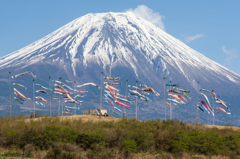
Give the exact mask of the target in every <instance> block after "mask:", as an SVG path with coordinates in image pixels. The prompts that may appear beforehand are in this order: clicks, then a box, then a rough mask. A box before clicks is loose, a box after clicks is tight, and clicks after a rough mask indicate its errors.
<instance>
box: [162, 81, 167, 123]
mask: <svg viewBox="0 0 240 159" xmlns="http://www.w3.org/2000/svg"><path fill="white" fill-rule="evenodd" d="M163 81H164V85H163V87H164V111H165V121H166V118H167V117H166V102H165V94H166V93H165V77H164V78H163Z"/></svg>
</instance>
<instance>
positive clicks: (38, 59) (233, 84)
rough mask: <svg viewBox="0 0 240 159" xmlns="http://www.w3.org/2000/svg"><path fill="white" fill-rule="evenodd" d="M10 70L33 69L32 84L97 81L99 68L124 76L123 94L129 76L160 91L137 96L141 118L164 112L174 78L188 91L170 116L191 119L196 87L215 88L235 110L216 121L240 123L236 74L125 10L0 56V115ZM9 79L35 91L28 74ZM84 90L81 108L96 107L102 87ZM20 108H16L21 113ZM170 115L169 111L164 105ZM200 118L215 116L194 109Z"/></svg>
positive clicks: (26, 108)
mask: <svg viewBox="0 0 240 159" xmlns="http://www.w3.org/2000/svg"><path fill="white" fill-rule="evenodd" d="M9 71H11V72H12V74H18V73H21V72H24V71H32V72H33V73H34V74H36V75H37V79H36V82H38V83H42V84H43V85H47V86H48V82H49V76H50V77H51V79H56V80H58V78H59V77H61V78H62V79H69V80H73V81H77V83H78V84H82V83H85V82H94V83H96V84H98V85H100V82H101V71H102V72H104V75H105V76H111V77H121V79H122V82H123V85H122V86H118V88H119V89H120V93H121V94H124V93H125V85H124V84H125V81H126V79H128V81H129V82H128V84H130V85H135V84H136V80H137V81H138V83H139V84H147V85H148V86H150V87H153V88H154V89H155V90H156V91H157V92H159V93H160V97H156V96H153V95H152V96H151V97H150V98H152V102H150V103H146V102H140V101H139V103H138V118H139V119H142V120H145V119H156V118H160V119H163V118H164V99H163V94H164V91H163V90H164V89H163V85H164V84H163V83H164V82H166V83H169V82H170V81H171V82H172V83H178V84H180V86H181V87H180V88H183V89H187V90H190V91H191V93H190V96H191V97H192V99H189V101H188V103H187V104H186V105H181V106H180V105H179V106H177V107H176V106H174V107H173V118H176V119H179V120H182V121H188V122H195V117H196V102H197V100H196V98H197V88H199V89H200V88H202V89H208V90H214V92H215V93H216V94H218V95H220V96H221V99H223V100H224V101H227V102H229V103H231V105H232V106H231V107H230V109H231V110H232V114H231V115H226V114H224V113H222V116H218V115H216V116H215V121H216V123H217V124H226V123H235V124H236V125H237V126H238V125H239V124H240V120H239V119H238V114H237V111H239V110H240V109H239V107H238V105H239V99H238V98H239V95H240V92H239V90H240V75H238V74H236V73H234V72H232V71H230V70H229V69H227V68H225V67H223V66H222V65H220V64H218V63H216V62H214V61H212V60H210V59H208V58H207V57H205V56H204V55H202V54H200V53H198V52H197V51H195V50H193V49H191V48H190V47H188V46H187V45H185V44H184V43H183V42H181V41H180V40H178V39H176V38H174V37H172V36H171V35H169V34H167V33H166V32H165V31H163V30H161V29H160V28H158V27H157V26H155V25H154V24H152V23H150V22H149V21H147V20H145V19H143V18H141V17H138V16H137V15H135V14H134V13H133V12H130V11H129V12H124V13H112V12H110V13H97V14H93V13H90V14H87V15H85V16H82V17H80V18H77V19H75V20H73V21H72V22H70V23H68V24H66V25H65V26H63V27H61V28H59V29H58V30H56V31H54V32H53V33H51V34H49V35H47V36H45V37H43V38H42V39H40V40H38V41H36V42H34V43H32V44H30V45H28V46H26V47H24V48H22V49H20V50H18V51H15V52H13V53H10V54H8V55H6V56H4V57H1V58H0V88H1V90H2V91H1V93H0V102H1V103H2V104H1V106H0V109H1V110H2V113H0V114H1V115H7V114H8V111H9V106H8V105H9V93H8V89H9V84H8V82H9V81H8V77H9ZM164 77H165V78H166V79H165V81H164V80H163V78H164ZM11 80H12V81H11V82H17V83H22V84H25V85H26V86H28V88H29V90H28V91H26V92H25V94H26V95H27V96H30V97H31V96H32V90H31V89H32V78H29V77H27V76H22V77H19V78H16V79H11ZM198 82H199V85H198ZM51 85H52V86H53V83H51ZM11 87H12V86H11ZM85 89H86V90H88V91H89V94H88V96H87V98H86V99H85V103H84V104H82V106H81V110H85V109H93V108H98V107H99V103H100V98H99V96H100V91H99V90H98V89H96V88H90V87H86V88H85ZM166 95H167V92H166ZM46 98H48V96H46ZM209 98H210V97H209ZM12 103H13V108H16V110H19V111H20V113H26V112H32V111H33V106H32V103H31V102H28V104H25V105H21V106H20V105H19V104H18V103H17V102H12ZM46 105H47V104H46ZM52 105H53V109H56V110H57V106H58V102H54V101H53V103H52ZM217 106H218V107H221V106H220V105H217V103H216V104H215V107H217ZM103 108H104V109H108V105H105V104H103ZM37 110H38V111H39V112H44V113H48V111H49V107H48V106H46V107H45V108H41V107H38V108H37ZM19 111H16V112H15V113H16V114H19ZM134 113H135V105H132V107H131V108H130V109H128V112H127V117H129V118H130V117H134ZM167 113H168V114H169V108H168V107H167ZM168 114H167V115H168ZM167 117H168V116H167ZM199 121H200V123H206V124H211V123H212V116H210V115H209V114H207V113H202V112H200V111H199Z"/></svg>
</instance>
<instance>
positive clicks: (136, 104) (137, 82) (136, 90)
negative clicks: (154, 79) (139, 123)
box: [136, 81, 138, 119]
mask: <svg viewBox="0 0 240 159" xmlns="http://www.w3.org/2000/svg"><path fill="white" fill-rule="evenodd" d="M137 83H138V81H136V87H137ZM136 91H137V88H136ZM136 119H137V97H136Z"/></svg>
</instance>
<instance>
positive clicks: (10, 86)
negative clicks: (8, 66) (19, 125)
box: [9, 72, 12, 119]
mask: <svg viewBox="0 0 240 159" xmlns="http://www.w3.org/2000/svg"><path fill="white" fill-rule="evenodd" d="M10 77H11V72H9V106H10V119H12V116H11V81H10Z"/></svg>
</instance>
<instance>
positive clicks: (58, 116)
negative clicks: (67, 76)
mask: <svg viewBox="0 0 240 159" xmlns="http://www.w3.org/2000/svg"><path fill="white" fill-rule="evenodd" d="M59 81H61V77H59ZM59 115H60V94H59V99H58V117H59Z"/></svg>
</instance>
